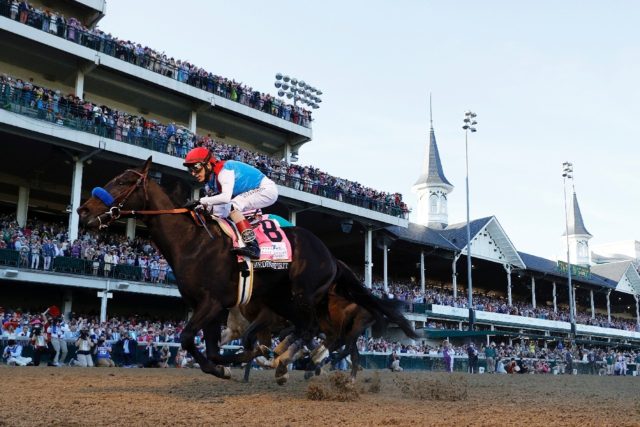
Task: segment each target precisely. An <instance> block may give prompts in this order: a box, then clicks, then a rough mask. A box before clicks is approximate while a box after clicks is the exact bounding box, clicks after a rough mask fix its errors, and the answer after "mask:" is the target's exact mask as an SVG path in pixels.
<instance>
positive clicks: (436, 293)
mask: <svg viewBox="0 0 640 427" xmlns="http://www.w3.org/2000/svg"><path fill="white" fill-rule="evenodd" d="M373 289H374V292H375V293H376V294H377V295H378V296H382V295H384V294H385V292H384V286H383V284H382V283H380V282H377V283H374V284H373ZM386 296H387V297H389V298H394V299H397V300H400V301H405V303H406V305H407V306H408V310H409V311H411V310H412V306H413V304H438V305H446V306H450V307H459V308H467V307H468V299H467V297H466V295H462V296H458V297H457V298H454V297H453V292H452V290H450V289H445V288H436V287H430V286H425V290H424V292H422V291H421V289H420V287H419V286H416V285H415V284H413V283H407V282H402V281H399V282H392V283H390V284H389V286H388V292H386ZM473 302H474V308H475V309H476V310H478V311H488V312H494V313H501V314H510V315H513V316H523V317H532V318H536V319H546V320H558V321H563V322H568V321H569V311H568V310H567V309H564V308H563V307H556V310H555V311H554V309H553V307H547V306H541V305H537V306H536V307H535V308H534V307H533V305H531V304H529V303H527V302H524V301H512V303H511V305H509V304H508V302H507V300H506V299H505V298H500V297H496V296H491V295H486V294H482V293H481V292H477V293H474V296H473ZM578 310H579V311H578V312H577V313H576V323H580V324H584V325H592V326H599V327H603V328H614V329H621V330H626V331H635V332H638V331H640V328H639V326H638V324H637V322H635V321H633V320H629V319H624V318H620V317H615V316H611V321H609V320H608V318H607V316H606V315H602V314H600V313H596V314H595V316H594V317H592V316H591V314H590V313H587V312H586V311H584V312H583V311H580V307H578Z"/></svg>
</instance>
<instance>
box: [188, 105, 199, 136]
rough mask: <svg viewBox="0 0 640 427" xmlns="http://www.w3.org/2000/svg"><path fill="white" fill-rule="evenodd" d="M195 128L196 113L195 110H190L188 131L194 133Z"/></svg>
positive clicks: (196, 121) (196, 122)
mask: <svg viewBox="0 0 640 427" xmlns="http://www.w3.org/2000/svg"><path fill="white" fill-rule="evenodd" d="M197 128H198V112H197V111H196V110H191V114H189V130H190V131H191V132H193V133H196V129H197Z"/></svg>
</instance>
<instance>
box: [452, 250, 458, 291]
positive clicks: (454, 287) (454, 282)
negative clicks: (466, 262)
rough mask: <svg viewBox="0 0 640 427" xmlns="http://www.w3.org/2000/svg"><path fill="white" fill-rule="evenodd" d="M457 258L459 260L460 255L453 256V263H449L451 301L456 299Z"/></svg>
mask: <svg viewBox="0 0 640 427" xmlns="http://www.w3.org/2000/svg"><path fill="white" fill-rule="evenodd" d="M458 258H460V254H457V255H456V254H455V253H454V256H453V263H451V270H452V272H453V273H452V275H451V283H452V286H453V299H454V300H455V299H457V298H458V271H457V268H456V264H457V262H458Z"/></svg>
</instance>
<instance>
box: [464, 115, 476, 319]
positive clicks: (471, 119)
mask: <svg viewBox="0 0 640 427" xmlns="http://www.w3.org/2000/svg"><path fill="white" fill-rule="evenodd" d="M476 117H477V114H476V113H474V112H472V111H466V112H465V113H464V120H463V121H462V123H463V126H462V129H464V158H465V162H466V166H467V177H466V184H467V288H468V289H467V290H468V296H467V298H468V303H467V305H468V306H469V330H470V331H473V329H474V323H475V318H474V317H475V316H474V314H473V294H472V289H473V283H472V278H471V219H470V215H469V144H468V140H469V132H472V133H473V132H476V130H477V129H476V125H477V124H478V121H477V120H476Z"/></svg>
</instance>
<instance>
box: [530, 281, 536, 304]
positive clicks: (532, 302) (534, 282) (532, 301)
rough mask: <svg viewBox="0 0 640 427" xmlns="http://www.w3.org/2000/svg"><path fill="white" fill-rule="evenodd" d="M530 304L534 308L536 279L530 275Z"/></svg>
mask: <svg viewBox="0 0 640 427" xmlns="http://www.w3.org/2000/svg"><path fill="white" fill-rule="evenodd" d="M531 305H532V306H533V308H536V279H535V277H533V276H531Z"/></svg>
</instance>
